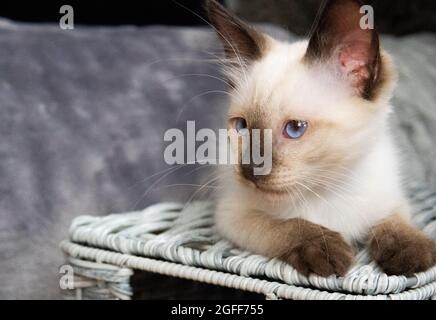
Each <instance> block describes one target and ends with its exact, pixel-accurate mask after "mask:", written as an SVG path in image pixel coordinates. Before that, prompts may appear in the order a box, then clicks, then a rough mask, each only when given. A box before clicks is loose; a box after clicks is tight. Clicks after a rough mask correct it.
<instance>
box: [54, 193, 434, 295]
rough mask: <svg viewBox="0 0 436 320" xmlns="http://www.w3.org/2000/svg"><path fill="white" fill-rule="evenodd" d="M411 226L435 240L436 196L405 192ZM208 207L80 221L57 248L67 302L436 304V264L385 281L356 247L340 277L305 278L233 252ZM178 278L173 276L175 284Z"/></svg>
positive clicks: (169, 207)
mask: <svg viewBox="0 0 436 320" xmlns="http://www.w3.org/2000/svg"><path fill="white" fill-rule="evenodd" d="M409 195H410V200H411V204H412V208H413V222H414V223H415V224H416V225H417V226H418V227H419V228H421V229H422V230H423V231H424V232H425V233H427V234H428V235H429V236H430V237H431V238H433V239H435V238H436V192H434V191H430V190H429V189H426V188H413V189H411V190H410V191H409ZM213 212H214V205H213V203H211V202H193V203H191V204H189V205H183V204H180V203H159V204H156V205H153V206H150V207H148V208H146V209H144V210H142V211H136V212H129V213H121V214H111V215H108V216H104V217H95V216H79V217H77V218H76V219H74V220H73V222H72V224H71V227H70V236H69V239H68V240H64V241H62V242H61V244H60V247H61V249H62V251H63V252H64V254H65V256H66V264H67V265H70V266H71V267H72V270H73V271H74V276H73V279H72V281H69V282H68V286H67V289H64V290H63V293H64V296H65V298H69V299H223V298H224V299H245V298H248V299H258V298H266V299H295V300H303V299H304V300H316V299H322V300H324V299H381V300H386V299H388V300H390V299H407V300H410V299H413V300H415V299H419V300H424V299H432V298H433V299H436V266H435V267H433V268H431V269H429V270H427V271H425V272H422V273H417V274H415V275H413V276H411V277H406V276H388V275H386V274H385V273H383V272H382V271H381V270H380V269H379V268H378V267H377V265H376V264H375V262H374V261H372V260H371V259H370V257H369V255H368V253H367V251H366V250H365V249H363V250H361V251H360V252H359V253H358V254H357V256H356V259H355V261H354V264H353V266H352V268H351V269H350V270H349V272H348V273H347V275H346V276H344V277H337V276H334V275H333V276H330V277H327V278H323V277H320V276H316V275H310V276H309V277H305V276H303V275H302V274H300V273H298V272H297V271H296V270H295V269H294V268H292V267H291V266H290V265H288V264H286V263H284V262H282V261H280V260H277V259H270V258H266V257H263V256H260V255H254V254H252V253H250V252H247V251H242V250H240V249H238V248H236V247H234V246H233V245H232V244H231V243H229V242H228V241H226V240H224V239H222V238H221V237H220V236H219V235H218V234H217V232H216V230H215V228H214V225H213ZM174 278H178V279H174Z"/></svg>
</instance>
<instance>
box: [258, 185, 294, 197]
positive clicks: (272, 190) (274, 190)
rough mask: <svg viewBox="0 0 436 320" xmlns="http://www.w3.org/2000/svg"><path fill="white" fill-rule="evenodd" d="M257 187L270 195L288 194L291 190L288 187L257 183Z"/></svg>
mask: <svg viewBox="0 0 436 320" xmlns="http://www.w3.org/2000/svg"><path fill="white" fill-rule="evenodd" d="M255 188H256V189H257V190H259V191H261V192H263V193H265V194H268V195H275V196H288V195H289V192H288V191H287V190H286V188H277V187H275V188H273V187H271V186H265V185H262V184H255Z"/></svg>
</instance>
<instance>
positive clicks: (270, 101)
mask: <svg viewBox="0 0 436 320" xmlns="http://www.w3.org/2000/svg"><path fill="white" fill-rule="evenodd" d="M267 41H268V45H267V51H266V52H265V53H264V56H263V58H262V59H260V60H258V61H256V62H253V64H251V65H250V67H249V68H243V69H241V70H242V71H241V70H240V71H239V73H237V72H236V71H235V70H233V76H234V77H238V79H239V82H238V86H237V87H236V89H235V90H234V92H233V93H234V94H233V96H234V98H233V99H232V101H231V103H230V110H229V118H233V117H244V118H246V119H247V121H248V123H249V122H250V116H251V115H252V114H253V113H256V114H257V115H259V114H260V115H261V116H258V117H259V118H260V120H261V121H262V123H263V126H264V127H265V128H271V129H272V130H273V158H274V159H275V160H276V161H275V162H274V167H273V171H272V174H271V175H270V176H269V177H267V178H265V179H264V181H262V182H260V183H259V184H260V185H261V186H263V187H264V188H259V187H256V186H254V184H251V183H249V182H247V181H245V180H244V179H242V178H241V177H240V176H239V174H238V172H237V168H236V167H235V168H226V169H224V170H232V171H234V173H227V174H224V175H223V177H225V178H223V181H222V187H223V190H224V191H223V193H222V194H221V195H220V198H219V205H218V210H217V214H216V222H217V226H218V228H219V230H220V232H221V233H222V234H223V235H225V236H226V237H228V238H229V239H230V240H232V241H234V242H235V243H237V244H238V245H240V246H242V247H246V248H249V249H252V250H255V251H258V252H265V250H268V248H263V249H260V250H259V247H262V245H263V240H264V239H262V236H263V235H262V234H258V235H256V236H257V239H256V238H255V236H254V235H253V236H248V235H249V233H250V230H246V225H245V220H244V219H245V217H246V216H247V215H249V214H250V212H256V213H260V214H262V215H265V216H266V217H267V216H268V217H274V218H279V219H289V218H297V217H299V218H303V219H305V220H308V221H310V222H313V223H316V224H319V225H322V226H324V227H326V228H328V229H331V230H333V231H337V232H339V233H340V234H342V235H343V236H344V238H345V239H346V240H347V241H348V242H351V241H354V240H362V239H363V238H364V237H365V236H367V235H368V233H369V232H370V229H371V228H372V227H373V226H375V225H376V224H377V223H379V222H380V221H381V220H383V219H385V218H387V217H388V216H390V215H392V214H393V213H398V212H400V213H401V214H403V215H404V216H405V217H407V216H408V205H407V201H406V200H405V197H404V195H403V190H402V187H401V179H400V173H399V160H398V157H399V155H398V151H397V149H396V147H395V144H394V142H393V138H392V134H391V132H390V130H389V124H388V120H389V114H390V113H391V112H392V107H391V105H390V104H389V99H390V96H391V93H392V90H393V86H394V83H395V76H394V71H393V67H392V65H391V61H390V58H389V56H388V55H387V53H386V52H383V53H382V62H383V68H384V70H383V72H384V75H383V76H384V78H385V80H384V83H383V85H382V88H381V90H380V91H379V92H378V94H377V96H376V97H375V99H374V100H372V101H368V100H364V99H362V98H360V97H357V96H356V95H354V94H353V92H352V90H351V88H349V87H348V86H347V82H346V81H344V79H341V78H340V76H339V75H338V73H336V72H335V70H334V67H333V66H331V65H329V64H325V65H319V66H308V65H307V64H305V63H304V61H303V56H304V54H305V51H306V47H307V42H306V41H302V42H298V43H293V44H289V43H283V42H278V41H276V40H273V39H271V38H268V40H267ZM291 119H298V120H306V121H308V123H309V127H308V130H307V132H306V133H305V135H304V136H303V137H302V138H301V139H298V140H295V141H294V140H290V139H286V138H285V137H284V136H283V135H282V134H281V132H282V130H283V127H282V126H283V124H284V123H285V122H286V120H291ZM265 245H267V244H265Z"/></svg>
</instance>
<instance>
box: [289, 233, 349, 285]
mask: <svg viewBox="0 0 436 320" xmlns="http://www.w3.org/2000/svg"><path fill="white" fill-rule="evenodd" d="M353 255H354V253H353V249H352V248H351V247H350V246H349V245H348V244H347V243H346V242H345V240H344V239H343V238H342V236H341V235H340V234H339V233H337V232H334V231H331V230H329V229H326V228H323V227H321V226H314V227H311V228H306V230H304V231H303V232H302V236H301V240H300V241H299V242H298V243H297V245H295V246H293V247H292V248H290V249H289V250H288V251H287V252H286V253H285V254H284V255H282V256H281V259H282V260H284V261H285V262H287V263H289V264H290V265H292V266H293V267H294V268H295V269H297V270H298V271H299V272H301V273H302V274H304V275H309V274H310V273H315V274H318V275H320V276H323V277H327V276H329V275H332V274H336V275H340V276H343V275H345V273H346V272H347V270H348V269H349V267H350V265H351V263H352V261H353Z"/></svg>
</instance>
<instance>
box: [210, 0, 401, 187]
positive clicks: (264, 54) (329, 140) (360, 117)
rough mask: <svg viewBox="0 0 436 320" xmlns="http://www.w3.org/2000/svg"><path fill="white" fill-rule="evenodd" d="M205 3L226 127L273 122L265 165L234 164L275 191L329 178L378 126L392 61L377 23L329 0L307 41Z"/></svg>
mask: <svg viewBox="0 0 436 320" xmlns="http://www.w3.org/2000/svg"><path fill="white" fill-rule="evenodd" d="M207 9H208V13H209V18H210V22H211V24H212V25H213V26H214V27H215V29H216V31H217V34H218V35H219V37H220V38H221V41H222V43H223V46H224V49H225V54H226V61H227V63H228V67H227V68H226V70H225V74H226V76H227V79H228V80H229V83H230V84H231V88H230V90H231V95H232V97H233V98H232V99H231V102H230V110H229V116H228V125H229V127H230V128H236V129H240V128H244V127H246V128H248V130H251V129H255V128H256V129H271V130H272V171H271V173H270V174H269V175H265V176H261V175H260V176H259V175H258V176H256V175H253V167H252V166H249V165H248V166H247V165H238V166H236V168H237V170H236V171H237V175H238V176H239V177H240V178H242V179H240V180H241V181H243V183H246V184H250V185H255V186H256V187H257V188H258V189H260V190H261V191H263V192H265V193H267V194H273V195H285V194H287V193H288V192H289V190H291V189H292V188H293V187H295V186H298V185H300V186H301V185H302V184H304V185H305V186H309V187H310V186H322V185H323V184H334V183H335V182H334V181H335V179H338V175H337V173H338V172H343V170H345V172H346V170H347V167H349V165H350V163H353V162H355V161H356V160H358V159H359V158H361V157H362V156H364V155H365V154H366V153H367V152H369V151H370V149H371V146H372V145H373V144H374V143H375V141H374V140H376V139H377V137H380V136H382V135H383V133H382V132H383V130H384V126H385V125H386V121H385V120H386V114H387V112H388V109H389V108H388V100H389V98H390V95H391V93H392V90H393V83H394V76H393V68H392V66H391V62H390V59H389V57H388V56H387V54H386V53H385V52H383V51H381V50H380V48H379V38H378V35H377V33H376V31H375V30H374V29H362V28H360V21H361V18H362V16H363V14H362V13H360V3H359V1H357V0H332V1H327V2H326V5H325V7H324V8H323V10H322V13H321V14H320V16H319V19H318V20H317V23H316V27H315V29H314V32H313V34H312V36H311V38H310V40H309V41H301V42H297V43H292V44H289V43H284V42H279V41H277V40H274V39H272V38H271V37H269V36H267V35H265V34H263V33H261V32H259V31H257V30H255V29H254V28H253V27H251V26H248V25H247V24H245V23H244V22H242V21H241V20H239V19H238V18H236V17H235V16H233V15H232V14H230V13H229V12H227V11H226V10H225V9H224V8H223V7H222V6H221V5H219V4H218V3H217V2H215V1H212V0H210V1H208V2H207Z"/></svg>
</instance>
